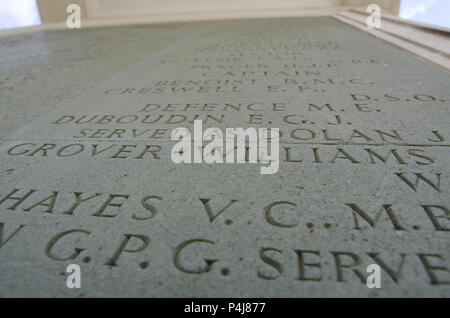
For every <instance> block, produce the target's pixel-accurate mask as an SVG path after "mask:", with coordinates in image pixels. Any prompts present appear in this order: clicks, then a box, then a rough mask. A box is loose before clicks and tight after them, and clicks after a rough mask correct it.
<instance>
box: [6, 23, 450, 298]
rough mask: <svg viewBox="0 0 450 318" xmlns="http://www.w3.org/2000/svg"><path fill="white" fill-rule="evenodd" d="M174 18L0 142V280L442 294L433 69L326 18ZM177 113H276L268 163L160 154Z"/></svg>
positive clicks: (48, 285)
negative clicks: (180, 160) (377, 278)
mask: <svg viewBox="0 0 450 318" xmlns="http://www.w3.org/2000/svg"><path fill="white" fill-rule="evenodd" d="M189 26H192V28H191V29H189V28H187V27H185V26H183V25H174V26H173V27H170V26H169V25H167V26H165V29H164V30H165V31H164V32H162V33H161V34H160V35H158V32H159V31H158V29H157V28H158V27H151V26H149V27H146V28H140V29H137V31H136V32H137V35H136V41H138V39H139V37H140V34H142V32H149V34H151V37H154V39H155V41H156V42H157V43H159V44H161V46H158V49H156V50H155V51H152V52H153V53H152V54H149V55H148V56H147V57H145V58H144V57H142V56H141V57H142V58H141V59H140V60H139V61H138V62H136V63H134V64H133V65H130V66H128V67H127V69H126V70H123V71H121V72H119V73H116V74H115V75H114V76H112V75H111V74H112V73H107V72H106V71H105V73H104V80H102V81H99V82H98V83H96V85H95V87H93V88H91V89H89V90H86V89H83V93H82V94H79V95H80V96H78V97H77V98H72V99H70V100H68V101H66V102H65V103H64V105H61V106H60V107H57V108H56V109H54V110H52V111H50V112H48V113H47V114H45V115H43V116H41V117H39V118H38V119H36V120H34V121H33V122H31V123H30V124H28V125H25V126H24V127H22V128H21V129H18V130H16V131H15V132H14V133H12V134H10V135H9V136H7V137H5V138H4V141H3V144H1V145H0V158H1V159H0V160H1V161H0V162H1V165H0V178H1V179H0V180H1V184H0V224H3V225H2V228H1V230H2V232H1V233H2V234H3V236H1V237H2V238H3V241H2V242H3V245H2V247H1V249H0V280H1V281H2V284H1V285H0V295H2V296H23V295H34V296H37V295H41V296H204V297H207V296H223V297H230V296H254V297H259V296H285V297H308V296H372V297H376V296H447V297H448V296H450V290H449V287H448V282H449V281H450V274H449V272H448V268H449V257H450V255H449V253H448V252H449V229H450V224H449V219H448V216H449V210H448V209H449V206H450V200H449V188H448V182H449V178H448V172H449V146H450V145H449V143H448V138H449V132H450V131H449V128H448V127H449V122H448V121H449V119H448V118H449V110H448V100H449V98H450V96H449V94H448V83H449V74H448V73H447V72H445V71H443V70H441V69H438V68H437V67H435V66H433V65H430V64H427V63H426V62H423V61H421V60H418V59H416V58H415V57H413V56H411V55H409V54H408V53H406V52H403V51H401V50H398V49H396V48H394V47H391V46H390V45H387V44H385V43H383V42H381V41H379V40H377V39H375V38H372V37H369V36H367V35H366V34H364V33H362V32H360V31H357V30H355V29H352V28H351V27H349V26H346V25H345V24H342V23H340V22H338V21H335V20H333V19H331V18H305V19H282V20H279V19H269V20H250V21H229V22H216V23H209V24H203V25H200V24H195V25H190V24H189ZM153 28H155V29H153ZM152 30H154V31H152ZM82 32H84V31H82ZM87 32H91V31H87ZM98 32H100V33H99V34H102V32H107V29H104V30H99V31H98ZM116 32H119V34H118V35H117V37H114V36H113V35H114V34H115V33H116ZM120 32H123V30H122V29H121V28H118V29H113V30H111V31H110V33H107V34H109V35H110V37H114V38H116V39H117V42H120V41H121V36H120V35H121V34H122V33H120ZM127 34H128V33H127ZM182 34H184V36H182ZM181 37H182V38H181ZM102 41H104V40H102V39H99V43H102ZM170 41H172V43H171V44H170V45H169V44H168V42H170ZM80 42H81V43H84V42H83V40H80ZM149 43H151V42H145V41H143V42H142V43H140V44H139V45H138V44H136V45H137V46H138V47H140V48H141V49H144V50H145V49H147V47H148V49H149V50H151V47H150V46H151V44H149ZM100 45H101V44H100ZM164 46H165V48H163V47H164ZM121 52H122V51H120V50H119V51H118V53H117V54H118V55H120V54H121ZM55 54H56V53H55ZM68 54H70V53H68ZM80 54H81V53H80ZM120 58H121V57H120V56H116V57H114V60H120ZM86 63H88V62H86ZM89 63H90V62H89ZM102 63H107V62H106V61H102V60H101V59H100V60H98V61H97V62H96V63H95V64H96V65H97V64H100V65H99V66H96V67H97V68H99V69H101V68H102V66H101V65H102ZM80 73H83V74H85V73H84V72H82V71H80ZM78 76H81V77H82V76H83V75H82V74H79V75H77V76H75V78H78ZM106 77H107V78H106ZM50 87H51V86H50ZM16 94H17V92H16ZM186 105H189V106H186ZM1 106H2V107H3V102H2V105H1ZM238 109H239V110H238ZM95 116H96V117H95ZM105 116H106V117H105ZM194 119H202V120H203V121H204V123H203V126H204V127H218V128H220V129H225V128H227V127H230V128H233V127H243V128H247V127H256V128H261V127H276V128H279V129H280V130H281V131H282V132H283V136H282V138H281V141H280V161H281V163H280V168H279V171H278V172H277V173H276V174H274V175H261V174H260V165H259V164H180V165H176V164H174V163H173V162H172V161H171V158H170V150H171V148H172V146H173V145H174V142H172V141H170V133H171V131H172V130H173V129H175V128H177V127H188V128H190V129H192V126H193V125H192V121H193V120H194ZM77 121H78V123H77ZM83 122H84V123H83ZM46 149H47V150H46ZM15 189H17V191H15ZM31 190H35V191H32V192H30V191H31ZM14 191H15V192H14ZM79 193H82V194H81V195H80V194H79ZM8 194H10V196H13V197H20V196H22V197H23V196H26V195H27V194H29V196H28V197H26V199H24V200H23V202H20V201H18V200H11V199H8ZM76 196H79V197H81V199H82V200H84V199H86V201H84V202H81V203H80V204H79V205H77V204H75V205H74V203H75V202H76V200H75V198H76ZM88 198H89V199H88ZM67 231H74V232H67ZM61 233H66V235H63V234H61ZM58 235H59V236H58ZM61 235H63V236H61ZM61 237H62V238H61ZM58 238H60V239H59V240H58ZM55 240H56V244H55V245H54V246H52V242H54V241H55ZM74 248H79V249H82V251H81V252H79V255H77V253H75V255H73V256H74V257H73V258H72V257H71V256H72V255H71V254H73V253H74ZM141 249H142V250H141ZM135 250H139V251H138V252H135V253H133V252H130V251H135ZM121 251H122V253H121ZM72 263H74V264H79V265H80V266H81V270H82V288H81V289H68V288H67V287H66V283H65V281H66V276H67V275H68V274H66V273H65V270H66V266H67V265H68V264H72ZM369 264H379V265H380V267H381V288H380V289H369V288H368V287H367V286H366V284H365V279H366V277H367V275H368V274H367V273H366V267H367V265H369ZM347 267H351V268H347Z"/></svg>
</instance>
